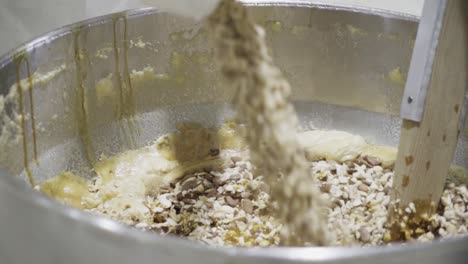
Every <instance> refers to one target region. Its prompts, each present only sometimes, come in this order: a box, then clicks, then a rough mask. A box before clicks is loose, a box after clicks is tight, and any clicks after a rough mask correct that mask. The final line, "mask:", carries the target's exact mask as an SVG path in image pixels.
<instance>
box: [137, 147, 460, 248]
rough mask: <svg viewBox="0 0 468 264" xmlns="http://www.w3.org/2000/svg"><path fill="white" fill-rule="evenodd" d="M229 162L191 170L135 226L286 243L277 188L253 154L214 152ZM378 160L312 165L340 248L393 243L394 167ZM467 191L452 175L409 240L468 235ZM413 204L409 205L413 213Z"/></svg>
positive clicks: (198, 236) (220, 239) (214, 240)
mask: <svg viewBox="0 0 468 264" xmlns="http://www.w3.org/2000/svg"><path fill="white" fill-rule="evenodd" d="M213 154H216V155H219V156H220V158H223V159H228V160H229V161H230V162H227V163H226V165H225V166H224V167H223V168H219V169H216V170H202V171H198V172H194V173H190V174H187V175H185V176H184V177H183V178H181V179H180V180H179V181H177V182H175V183H172V184H171V185H170V186H167V187H166V188H163V189H162V191H161V193H160V194H159V195H157V196H148V197H147V201H146V204H147V206H148V208H149V210H150V211H151V212H152V213H153V215H154V217H153V219H152V220H150V221H146V222H139V223H135V224H134V226H135V227H136V228H141V229H145V230H153V231H157V232H161V233H162V234H175V235H179V236H183V237H187V238H189V239H192V240H198V241H202V242H204V243H206V244H209V245H235V246H274V245H279V243H280V236H279V231H280V229H281V226H280V223H279V221H278V218H277V217H276V216H275V215H272V211H273V210H271V209H272V208H273V206H275V205H274V204H271V203H270V202H269V200H270V195H269V191H270V187H269V186H268V185H267V184H266V183H265V182H264V181H263V177H261V176H260V177H256V178H254V177H253V175H252V165H251V163H250V162H249V158H248V155H246V154H245V153H241V152H239V151H234V150H222V151H219V150H213ZM380 165H381V164H380V161H379V160H378V159H375V158H372V157H367V156H360V157H359V158H357V159H356V160H354V161H353V162H346V163H337V162H333V161H325V160H320V161H316V162H311V163H310V169H311V171H312V173H311V175H313V176H311V177H314V180H315V182H316V184H317V185H318V186H320V189H321V191H322V196H323V198H324V199H325V200H327V201H329V203H330V207H329V208H328V209H327V210H328V227H327V228H328V229H329V230H333V232H334V233H336V238H335V239H334V241H333V244H334V245H356V244H357V245H381V244H385V243H388V242H391V237H390V235H389V232H388V228H387V226H386V224H387V212H388V206H389V203H390V188H391V186H392V179H393V172H392V170H391V169H389V168H386V169H384V168H382V167H381V166H380ZM467 205H468V190H467V187H466V185H465V184H464V183H462V182H459V181H457V180H456V179H454V178H450V179H449V180H448V182H447V184H446V189H445V191H444V193H443V197H442V201H441V204H440V206H439V208H438V213H437V214H435V215H433V216H428V221H427V222H426V223H427V224H426V225H425V226H424V228H423V229H420V230H414V231H415V232H412V233H411V235H410V236H408V237H406V238H405V240H406V241H415V240H417V241H431V240H433V239H434V238H437V237H441V238H445V237H450V236H457V235H462V234H466V232H467V226H468V208H467ZM414 209H415V208H414V205H411V204H410V205H409V206H408V208H407V209H406V210H407V211H408V213H411V210H414Z"/></svg>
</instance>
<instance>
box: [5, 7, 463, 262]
mask: <svg viewBox="0 0 468 264" xmlns="http://www.w3.org/2000/svg"><path fill="white" fill-rule="evenodd" d="M250 4H251V10H252V13H253V14H254V16H255V17H256V19H257V20H258V22H259V23H260V24H262V25H264V26H265V28H266V30H267V34H268V41H269V44H270V46H271V48H272V52H273V55H274V58H275V60H276V62H277V63H278V65H279V66H280V67H281V69H282V70H283V71H284V72H285V74H286V75H287V77H288V78H289V80H290V81H291V84H292V86H293V87H294V91H293V99H294V100H295V102H296V107H297V111H298V113H299V116H300V121H301V125H302V127H303V128H304V129H313V128H321V129H341V130H346V131H350V132H352V133H356V134H360V135H363V136H365V137H366V138H368V139H369V141H372V142H374V143H379V144H387V145H394V146H396V145H397V143H398V133H399V126H400V120H399V116H398V115H399V106H400V101H401V98H402V93H403V87H404V79H405V74H406V72H407V69H408V63H409V59H410V57H411V48H412V44H413V41H414V37H415V33H416V28H417V23H416V18H415V17H406V16H402V15H400V14H396V13H387V12H384V11H379V10H369V9H355V8H352V7H346V6H332V5H320V4H310V3H306V2H304V3H302V2H294V3H289V2H287V1H272V2H271V3H262V4H261V5H260V4H255V3H254V2H250ZM124 17H126V19H124ZM113 21H116V23H113ZM124 21H126V22H124ZM125 23H126V24H125ZM125 25H126V26H125ZM114 26H115V27H114ZM125 28H126V29H127V30H125ZM114 32H115V33H116V34H114ZM125 32H127V34H128V35H127V36H125ZM125 40H126V41H127V42H126V43H128V44H129V49H128V51H127V54H126V56H124V55H125V52H124V51H125V47H124V46H123V45H124V44H125ZM130 40H131V41H130ZM139 40H141V43H143V44H141V43H140V41H139ZM114 41H115V44H114ZM132 43H133V44H132ZM138 43H140V44H138ZM116 50H117V54H118V55H119V60H116V58H115V56H114V55H115V51H116ZM77 51H79V52H78V53H77ZM24 52H26V53H27V54H28V55H27V57H28V59H29V61H30V65H31V71H32V72H41V73H46V72H49V71H50V70H53V69H56V68H57V67H58V66H61V65H65V67H66V69H65V70H64V71H62V72H60V73H59V74H57V75H56V76H55V77H54V78H52V79H51V80H50V81H48V82H46V83H43V84H37V85H35V86H34V87H33V97H34V100H35V102H34V103H35V104H34V105H35V106H36V107H35V120H36V124H37V126H38V127H39V128H38V129H37V149H38V154H39V161H38V165H36V164H34V162H31V163H30V164H31V165H30V166H31V170H32V174H33V175H34V177H35V178H36V180H37V182H39V183H40V182H43V181H44V180H45V179H47V178H49V177H51V176H53V175H54V174H56V173H58V172H61V171H63V170H75V171H78V172H81V173H83V175H85V174H89V171H90V170H89V169H90V166H89V164H87V162H86V155H85V151H84V148H83V144H82V141H81V140H80V139H79V137H78V134H79V133H78V131H79V127H78V125H77V124H78V123H79V122H77V120H79V119H80V113H81V112H80V110H79V109H80V100H79V98H80V96H79V95H80V94H79V90H80V89H78V88H79V87H83V88H84V91H85V98H86V107H87V108H86V109H87V113H88V114H87V121H88V127H89V134H90V143H91V144H90V145H91V146H93V155H95V156H99V155H101V154H107V155H109V154H112V153H115V152H117V151H120V150H121V146H123V147H126V146H127V143H128V142H126V141H125V140H122V137H121V135H120V134H119V133H120V132H119V128H118V126H119V124H118V122H116V120H117V115H116V113H115V109H118V108H119V104H120V102H119V100H118V98H113V97H109V98H105V100H100V99H99V93H98V92H97V88H96V84H97V83H98V82H99V81H100V80H102V79H103V78H105V77H107V76H109V74H114V75H115V74H119V73H122V72H123V73H124V74H123V75H124V76H125V65H124V64H123V58H127V59H128V68H129V69H130V71H129V74H131V71H132V70H133V69H135V70H136V71H142V70H143V69H144V68H145V67H146V66H152V67H153V68H154V73H155V74H154V75H152V76H153V77H151V78H149V79H144V78H140V79H139V78H137V77H134V78H133V79H131V80H132V81H133V89H134V91H136V92H135V97H134V100H135V108H136V113H137V115H136V120H137V122H138V125H139V126H140V127H141V133H140V134H139V135H138V137H137V138H136V146H143V145H145V144H146V143H148V142H150V141H151V140H154V139H155V138H156V137H158V135H160V134H162V133H165V132H168V131H172V130H173V129H174V127H175V125H176V124H177V123H180V122H183V121H197V122H200V123H202V124H204V125H207V126H216V125H219V124H220V123H221V122H222V121H223V119H224V118H225V117H229V116H232V115H233V112H232V110H231V109H230V107H229V104H228V103H227V102H229V100H230V98H231V91H227V90H225V89H223V86H222V85H221V82H220V79H219V77H218V75H217V74H216V68H215V66H214V65H213V62H212V60H211V55H210V48H209V45H208V42H207V39H206V32H205V31H204V29H203V28H202V26H201V25H200V24H194V23H193V21H191V20H189V19H183V18H180V17H176V16H173V15H169V14H164V13H158V12H157V11H155V10H152V9H145V10H138V11H130V12H128V13H125V14H118V15H114V16H107V17H101V18H96V19H92V20H88V21H85V22H83V23H80V24H76V25H72V26H68V27H64V28H62V29H59V30H56V31H54V32H51V33H49V34H47V35H45V36H42V37H39V38H37V39H36V40H34V41H32V42H30V43H27V44H25V45H24V46H23V47H20V48H19V49H18V50H15V51H13V52H12V53H10V54H7V55H6V56H4V57H3V58H2V59H0V94H2V95H5V94H7V93H8V92H9V89H10V87H11V86H12V85H14V84H15V81H16V77H17V76H16V69H17V65H16V64H15V62H14V58H15V56H16V55H17V54H23V53H24ZM77 54H79V55H80V56H79V57H80V58H86V60H79V61H78V62H77V61H76V55H77ZM116 65H117V67H116ZM19 69H20V74H21V78H25V76H26V72H27V71H26V68H25V66H24V65H20V68H19ZM77 69H79V71H77ZM116 69H118V71H116ZM79 73H80V74H79ZM135 76H136V75H135ZM111 80H113V83H114V84H116V80H115V79H111ZM27 100H28V99H27V97H26V103H27V102H28V101H27ZM26 105H27V104H26ZM17 109H18V107H17V106H16V105H14V104H13V105H11V106H8V107H7V112H8V113H9V115H11V116H15V113H16V112H17ZM25 109H26V114H29V118H28V119H27V120H26V122H27V124H28V129H27V131H26V133H25V134H26V137H27V139H28V141H27V145H28V146H29V148H28V149H29V151H28V153H29V154H30V155H29V157H31V150H32V149H33V148H32V142H31V140H30V139H31V136H32V131H31V129H30V127H31V126H30V125H31V112H30V109H29V108H27V107H26V108H25ZM2 125H3V126H4V124H2ZM2 133H3V132H2ZM0 135H3V134H0ZM467 142H468V129H467V127H465V129H464V132H463V133H461V135H460V142H459V146H458V149H457V154H456V158H455V162H456V163H458V164H459V165H462V166H464V167H468V150H467ZM2 153H3V155H0V167H1V168H2V171H1V172H0V208H1V210H0V262H1V263H39V264H42V263H47V264H50V263H67V264H74V263H113V264H116V263H132V262H135V263H155V262H158V263H185V262H190V263H254V262H255V263H324V262H326V263H408V262H416V263H418V262H424V263H441V262H447V263H463V260H465V259H466V258H468V252H467V248H468V239H467V238H463V239H458V240H450V241H444V242H436V243H433V244H426V245H407V246H403V245H396V246H393V247H382V248H340V249H337V248H275V249H242V248H208V247H205V246H202V245H199V244H197V243H193V242H189V241H186V240H183V239H177V238H172V237H160V236H158V235H155V234H149V233H144V232H141V231H138V230H134V229H131V228H129V227H126V226H124V225H121V224H118V223H116V222H113V221H111V220H108V219H104V218H102V217H98V216H94V215H89V214H86V213H83V212H81V211H79V210H76V209H73V208H68V207H65V206H62V205H59V204H57V203H56V202H54V201H52V200H50V199H48V198H46V197H44V196H42V195H41V194H40V193H37V192H35V191H33V190H32V189H31V188H30V187H29V186H28V184H27V182H26V180H25V179H26V177H25V174H24V171H23V170H24V165H23V163H22V160H23V157H24V153H23V151H22V148H21V145H20V144H17V145H11V146H10V145H9V146H8V147H5V148H2Z"/></svg>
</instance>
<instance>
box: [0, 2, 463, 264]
mask: <svg viewBox="0 0 468 264" xmlns="http://www.w3.org/2000/svg"><path fill="white" fill-rule="evenodd" d="M243 2H244V3H246V4H247V5H252V6H285V7H287V6H291V7H307V8H318V9H326V10H337V11H348V12H356V13H362V14H367V15H375V16H382V17H386V18H395V19H399V20H404V21H412V22H417V21H418V17H417V16H413V15H407V14H403V13H398V12H392V11H387V10H380V9H374V8H362V7H356V6H350V5H342V4H329V3H322V2H309V1H295V2H290V1H284V0H278V1H269V2H262V3H256V2H255V1H252V0H243ZM158 12H160V11H159V10H158V9H155V8H143V9H135V10H130V11H124V12H119V13H115V14H110V15H105V16H99V17H95V18H91V19H87V20H84V21H80V22H77V23H73V24H70V25H66V26H63V27H61V28H58V29H56V30H52V31H50V32H48V33H45V34H43V35H40V36H38V37H36V38H34V39H33V40H31V41H28V42H25V43H24V44H22V45H20V46H18V47H17V48H15V49H13V50H11V51H10V52H8V53H6V54H4V55H3V56H1V57H0V69H2V68H4V67H5V66H6V65H7V64H9V63H11V62H12V61H13V59H14V58H15V57H16V56H18V55H19V54H22V53H24V52H30V51H32V50H34V48H36V47H39V46H41V45H44V44H46V43H48V42H51V41H53V40H55V39H57V38H60V37H63V36H65V35H68V34H70V33H72V32H73V30H74V29H77V28H83V27H85V28H86V27H92V26H95V25H98V24H103V23H108V22H110V21H112V19H113V18H115V17H122V16H126V17H129V18H131V17H139V16H144V15H147V14H154V13H158ZM2 174H6V173H2ZM0 181H3V182H5V183H6V185H7V191H8V192H10V193H11V194H12V195H14V196H16V197H17V198H18V199H21V200H24V201H26V202H29V203H33V204H35V205H37V206H38V207H42V208H44V209H45V210H48V211H49V212H50V213H54V214H56V215H61V216H64V217H66V218H69V219H73V220H74V221H79V222H80V223H83V224H85V226H86V228H90V230H93V229H94V230H96V231H99V232H105V233H106V235H107V236H114V237H115V238H116V239H119V240H122V239H124V240H128V241H134V242H139V243H150V244H154V245H164V244H167V243H171V245H173V246H176V247H181V248H186V249H189V248H190V249H192V250H200V251H204V252H205V253H206V252H207V251H210V252H213V253H217V254H219V255H222V256H224V257H234V256H235V257H239V256H240V257H262V258H270V259H288V260H296V261H300V262H306V261H323V260H328V261H332V260H341V259H350V258H360V257H365V256H369V255H376V254H382V253H389V254H390V253H400V254H401V253H405V252H410V251H414V250H418V249H426V250H431V248H436V247H439V246H441V245H443V246H445V247H451V246H452V245H457V244H458V243H468V237H462V238H455V239H450V240H447V241H435V242H432V243H426V244H412V245H403V244H401V245H393V246H390V247H385V246H384V247H369V248H360V247H351V248H341V247H340V248H339V249H338V248H336V247H309V248H304V247H288V248H286V247H276V248H235V247H209V246H204V245H202V244H201V243H196V242H192V241H188V240H186V239H181V238H177V237H171V236H165V237H163V236H160V235H157V234H153V233H149V232H144V231H140V230H137V229H135V228H131V227H129V226H127V225H124V224H121V223H118V222H115V221H112V220H110V219H107V218H105V217H102V216H97V215H93V214H91V213H87V212H84V211H82V210H79V209H75V208H71V207H68V206H65V205H62V204H60V203H58V202H56V201H54V200H52V199H50V198H48V197H46V196H45V195H43V194H41V193H39V192H37V191H34V190H33V189H32V188H30V187H28V186H26V184H25V183H24V182H22V181H21V180H20V179H19V178H18V177H13V176H12V175H4V176H2V177H1V178H0Z"/></svg>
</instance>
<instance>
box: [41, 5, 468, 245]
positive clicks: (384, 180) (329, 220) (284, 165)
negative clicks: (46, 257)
mask: <svg viewBox="0 0 468 264" xmlns="http://www.w3.org/2000/svg"><path fill="white" fill-rule="evenodd" d="M208 23H209V26H210V28H211V31H212V32H213V37H214V38H213V39H214V43H215V48H214V51H215V52H214V54H215V57H216V59H217V61H218V62H219V64H220V66H221V67H220V68H221V73H222V74H223V76H224V78H225V79H226V80H228V81H229V84H230V86H231V87H232V88H233V89H235V99H234V105H235V106H236V107H237V111H238V114H239V119H240V120H243V121H244V122H245V125H240V123H237V122H234V121H230V122H227V123H226V124H225V125H223V126H222V127H221V128H220V129H219V130H210V129H207V128H204V127H201V126H199V125H196V124H182V125H180V126H179V128H178V130H179V131H178V132H176V133H173V134H168V135H164V136H162V137H160V138H159V139H158V140H156V142H155V143H154V144H151V145H149V146H147V147H145V148H142V149H139V150H131V151H127V152H124V153H121V154H119V155H117V156H114V157H110V158H102V159H101V161H100V162H99V163H98V164H96V165H95V166H94V170H95V174H96V176H95V177H94V178H93V179H92V180H89V181H86V180H84V179H83V178H81V177H79V176H76V175H74V174H73V173H71V172H66V173H63V174H61V175H59V176H57V177H54V178H52V179H50V180H48V181H47V182H46V183H44V184H42V185H41V186H38V189H40V190H41V191H42V192H44V193H45V194H47V195H49V196H51V197H53V198H55V199H57V200H59V201H62V202H63V203H65V204H69V205H72V206H75V207H79V208H82V209H83V210H85V211H88V212H92V213H96V214H100V215H104V216H108V217H111V218H112V219H115V220H117V221H121V222H124V223H126V224H129V225H132V226H134V227H136V228H139V229H144V230H150V231H154V232H159V233H162V234H175V235H179V236H183V237H188V238H190V239H194V240H199V241H202V242H204V243H207V244H210V245H235V246H276V245H287V246H311V245H313V246H328V245H338V246H349V245H355V244H360V245H381V244H385V243H388V242H393V241H430V240H433V239H435V238H437V237H441V238H445V237H450V236H457V235H462V234H465V233H466V232H467V225H468V223H467V221H468V210H467V202H468V191H467V188H466V184H465V178H464V177H463V176H462V174H463V173H464V172H463V171H462V170H457V169H453V170H452V173H451V174H452V175H450V177H449V179H448V181H447V183H446V186H445V187H446V188H445V191H444V193H443V197H442V199H441V203H440V206H439V208H437V210H435V211H436V213H435V214H433V215H428V214H424V213H422V212H421V211H420V208H419V207H418V205H415V204H413V203H410V204H409V205H408V207H407V208H405V210H402V211H401V212H399V214H400V219H401V220H402V221H401V223H398V224H397V226H395V224H394V223H393V224H391V225H390V224H389V221H388V220H387V217H388V215H389V212H388V210H389V207H390V206H393V202H394V201H391V200H390V190H391V188H392V187H393V186H392V181H393V171H392V168H393V164H394V160H395V157H396V149H393V148H389V147H382V146H372V145H369V144H367V143H366V141H365V140H364V139H363V138H362V137H360V136H355V135H351V134H349V133H346V132H341V131H307V132H300V133H297V131H296V130H297V126H298V121H297V116H296V113H295V111H294V108H293V106H292V104H291V102H290V101H289V94H290V90H291V89H290V86H289V83H288V82H287V80H286V79H285V78H284V77H283V76H282V74H281V72H280V70H279V69H278V68H277V67H276V66H275V65H274V63H273V61H272V59H271V57H270V56H269V54H268V49H267V47H266V44H265V39H264V32H263V30H262V29H261V28H259V27H258V26H256V25H255V24H254V23H253V22H252V21H251V20H250V17H249V15H248V13H247V11H246V10H245V8H243V6H242V5H241V4H240V3H238V2H236V1H234V0H223V1H221V3H220V5H219V7H218V8H217V9H216V10H215V12H214V13H213V14H212V15H211V16H210V18H209V19H208ZM238 134H239V135H242V136H237V135H238Z"/></svg>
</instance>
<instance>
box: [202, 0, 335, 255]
mask: <svg viewBox="0 0 468 264" xmlns="http://www.w3.org/2000/svg"><path fill="white" fill-rule="evenodd" d="M209 26H210V28H211V31H212V32H213V39H214V43H215V56H216V58H217V60H218V62H219V63H220V65H221V72H222V74H223V75H224V77H225V78H226V79H227V82H228V83H229V85H231V86H232V88H233V89H235V90H236V95H235V99H234V104H235V105H236V106H237V111H238V115H239V117H240V118H241V119H242V120H245V122H246V124H247V125H248V127H249V130H248V131H247V133H246V134H245V135H244V136H245V137H246V139H247V142H248V144H249V147H250V151H251V158H252V161H253V163H254V164H255V166H256V167H257V169H258V170H259V174H261V175H264V177H265V180H266V181H267V182H268V183H269V184H270V185H271V186H274V189H273V192H272V197H273V199H274V200H275V202H276V207H275V211H276V213H278V216H279V218H280V221H281V223H282V224H283V227H282V230H281V237H282V239H281V242H282V243H283V244H284V245H290V246H299V245H300V246H303V245H327V244H329V242H330V237H329V235H328V232H327V229H326V220H325V217H324V212H325V211H324V210H325V202H324V201H323V199H322V198H321V197H320V193H319V191H318V189H317V188H316V187H315V184H314V182H313V179H312V177H310V171H309V169H308V166H307V164H306V162H305V159H304V152H303V150H302V149H301V147H300V146H299V144H298V142H297V139H296V130H297V127H298V121H297V116H296V113H295V111H294V108H293V105H292V104H291V103H290V102H289V95H290V92H291V88H290V86H289V83H288V82H287V80H286V79H285V78H284V77H283V75H282V74H281V72H280V70H279V69H278V68H277V67H276V66H275V65H274V64H273V61H272V58H271V57H270V56H269V54H268V52H267V46H266V43H265V38H264V31H263V29H262V28H261V27H259V26H257V25H255V23H253V21H252V20H251V18H250V17H249V15H248V12H247V10H246V8H245V7H243V6H242V4H240V3H238V2H237V1H235V0H224V1H221V3H220V5H219V7H218V8H217V9H216V10H215V11H214V13H213V14H212V15H211V16H210V17H209Z"/></svg>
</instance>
